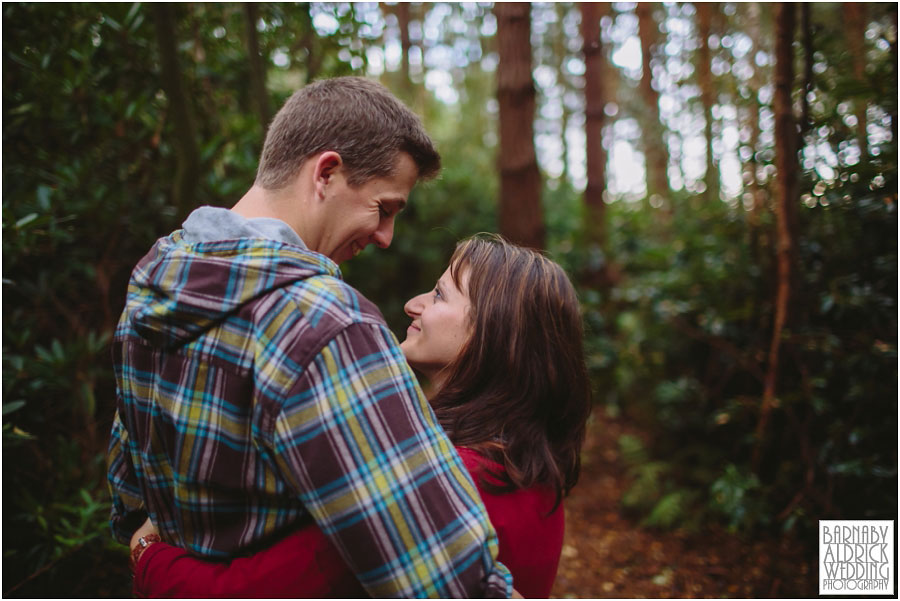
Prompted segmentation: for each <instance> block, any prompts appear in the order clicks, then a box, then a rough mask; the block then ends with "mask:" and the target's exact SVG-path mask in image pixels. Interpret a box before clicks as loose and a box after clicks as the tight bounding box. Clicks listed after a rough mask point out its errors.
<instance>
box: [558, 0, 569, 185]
mask: <svg viewBox="0 0 900 601" xmlns="http://www.w3.org/2000/svg"><path fill="white" fill-rule="evenodd" d="M553 8H554V10H555V11H556V22H557V25H558V27H559V29H558V30H557V31H555V32H554V35H553V54H554V58H555V63H556V72H557V73H558V74H559V84H560V86H561V87H562V90H563V91H562V102H561V104H562V116H561V117H560V136H559V138H560V139H559V141H560V144H561V146H562V153H561V154H562V163H563V168H562V173H561V174H560V179H561V180H562V181H563V182H565V183H566V185H569V184H570V182H569V141H568V140H567V139H566V132H567V131H568V129H569V120H570V118H571V110H570V109H569V106H568V105H567V104H566V95H567V93H568V92H569V91H570V90H572V85H571V83H570V81H569V79H568V78H567V77H566V75H565V69H566V67H565V64H566V61H567V60H568V58H569V49H568V46H567V44H566V41H567V38H566V35H565V31H564V30H563V27H564V26H563V21H564V20H565V18H566V12H567V11H568V10H570V7H568V6H567V5H565V4H562V3H556V4H555V5H554V6H553Z"/></svg>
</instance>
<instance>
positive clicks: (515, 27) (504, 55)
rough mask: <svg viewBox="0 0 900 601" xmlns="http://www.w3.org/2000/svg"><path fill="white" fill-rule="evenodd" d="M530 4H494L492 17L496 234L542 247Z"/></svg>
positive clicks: (542, 234)
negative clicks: (497, 190)
mask: <svg viewBox="0 0 900 601" xmlns="http://www.w3.org/2000/svg"><path fill="white" fill-rule="evenodd" d="M530 11H531V5H530V4H529V3H527V2H503V3H497V4H496V5H494V14H495V15H496V17H497V48H498V50H499V57H500V63H499V65H498V67H497V101H498V103H499V105H500V156H499V160H498V163H499V167H500V211H499V212H500V215H499V221H500V223H499V225H500V233H501V234H503V235H504V236H506V237H507V238H509V239H510V240H511V241H513V242H515V243H517V244H521V245H523V246H529V247H532V248H537V249H540V248H543V247H544V237H545V229H544V217H543V212H542V210H541V176H540V172H539V171H538V164H537V156H536V155H535V151H534V110H535V89H534V81H533V80H532V78H531V15H530Z"/></svg>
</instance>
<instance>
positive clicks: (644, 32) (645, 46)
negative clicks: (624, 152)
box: [635, 2, 671, 206]
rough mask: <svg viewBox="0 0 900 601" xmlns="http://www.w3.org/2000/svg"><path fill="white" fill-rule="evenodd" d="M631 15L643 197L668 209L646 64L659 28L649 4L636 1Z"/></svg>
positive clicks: (664, 158)
mask: <svg viewBox="0 0 900 601" xmlns="http://www.w3.org/2000/svg"><path fill="white" fill-rule="evenodd" d="M635 13H636V15H637V18H638V33H639V37H640V39H641V61H642V62H641V68H642V73H641V84H640V88H641V97H642V98H643V100H644V106H645V107H646V109H647V114H646V119H645V122H644V126H643V127H644V155H645V156H646V162H647V198H648V199H652V198H653V196H654V195H658V196H660V197H661V198H662V199H663V202H665V203H666V205H667V206H668V205H669V203H670V202H671V200H670V199H671V193H670V191H669V177H668V168H669V156H668V154H669V153H668V151H667V149H666V143H665V139H664V136H663V124H662V120H661V119H660V115H659V92H657V91H656V90H655V89H654V88H653V70H652V68H651V66H650V61H651V59H652V57H653V47H654V46H655V45H656V41H657V38H658V37H659V27H658V26H657V24H656V21H654V20H653V8H652V5H651V3H649V2H638V3H637V8H636V9H635Z"/></svg>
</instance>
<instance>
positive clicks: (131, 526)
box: [106, 411, 147, 545]
mask: <svg viewBox="0 0 900 601" xmlns="http://www.w3.org/2000/svg"><path fill="white" fill-rule="evenodd" d="M127 446H128V430H126V429H125V425H124V424H123V423H122V419H121V417H120V415H119V412H118V411H116V415H115V417H114V418H113V425H112V432H111V433H110V437H109V448H108V450H107V453H106V463H107V474H106V477H107V483H108V485H109V494H110V497H111V499H112V511H111V514H110V520H109V523H110V527H111V528H112V532H113V536H115V538H116V540H118V541H119V542H120V543H122V544H125V545H127V544H129V542H130V541H131V535H132V534H134V531H135V530H137V529H138V528H139V527H140V525H141V524H142V523H143V522H144V520H145V519H147V513H146V511H145V510H144V502H143V500H142V499H141V489H140V486H139V485H138V483H137V478H136V477H135V474H134V466H133V465H132V463H131V455H130V454H129V453H128V448H127Z"/></svg>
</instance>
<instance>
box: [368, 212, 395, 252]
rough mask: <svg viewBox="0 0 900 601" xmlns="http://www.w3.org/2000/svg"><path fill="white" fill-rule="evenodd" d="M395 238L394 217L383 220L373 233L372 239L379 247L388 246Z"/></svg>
mask: <svg viewBox="0 0 900 601" xmlns="http://www.w3.org/2000/svg"><path fill="white" fill-rule="evenodd" d="M393 239H394V218H393V217H391V218H390V219H385V220H383V221H382V222H381V223H380V224H378V229H377V230H375V233H374V234H372V240H373V241H374V242H375V244H376V245H377V246H378V247H379V248H387V247H388V246H390V245H391V240H393Z"/></svg>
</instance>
